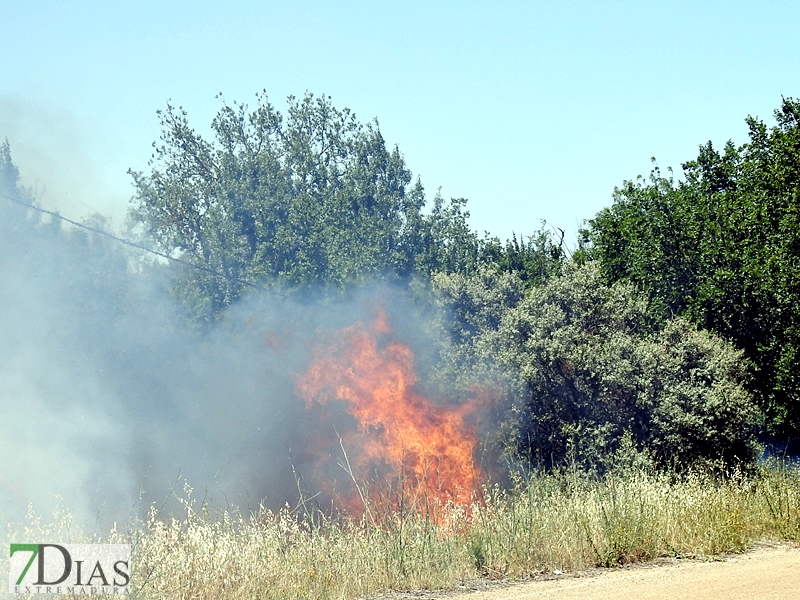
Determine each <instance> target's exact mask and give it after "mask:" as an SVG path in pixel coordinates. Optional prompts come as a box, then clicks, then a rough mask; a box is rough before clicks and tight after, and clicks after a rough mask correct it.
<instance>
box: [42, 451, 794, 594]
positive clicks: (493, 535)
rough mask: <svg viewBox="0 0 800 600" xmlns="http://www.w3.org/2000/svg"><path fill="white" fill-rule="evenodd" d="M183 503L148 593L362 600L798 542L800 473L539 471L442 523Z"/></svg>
mask: <svg viewBox="0 0 800 600" xmlns="http://www.w3.org/2000/svg"><path fill="white" fill-rule="evenodd" d="M182 502H183V508H184V511H185V512H184V515H183V517H182V518H180V519H178V518H169V519H162V518H160V517H159V515H158V514H157V512H156V511H153V512H151V513H150V516H149V518H148V519H147V520H146V522H145V523H143V524H142V526H141V527H140V528H139V529H138V530H136V531H135V533H134V534H133V536H132V538H133V539H132V540H131V542H132V543H133V544H134V556H133V570H134V576H133V589H135V590H136V595H138V596H139V597H141V598H153V599H156V598H170V599H174V598H178V599H190V598H191V599H205V598H208V599H212V598H213V599H217V598H232V599H233V598H237V599H238V598H276V599H282V600H284V599H286V600H288V599H295V598H315V599H317V598H319V599H326V598H358V597H363V596H367V595H370V594H375V593H378V592H381V591H385V590H404V589H420V588H426V589H440V588H447V587H453V586H455V585H458V584H459V583H461V582H464V581H465V580H469V579H474V578H476V577H487V578H503V577H525V576H529V575H531V574H535V573H542V572H552V571H556V570H561V571H569V570H574V569H581V568H585V567H590V566H597V565H606V566H610V565H617V564H624V563H628V562H633V561H642V560H649V559H652V558H655V557H659V556H685V555H713V554H718V553H722V552H737V551H741V550H743V549H745V548H746V547H747V546H748V545H749V544H753V543H755V542H757V541H762V540H798V539H800V471H798V469H797V468H796V467H787V466H780V465H772V466H769V467H762V468H759V469H758V470H756V471H753V472H751V473H749V474H746V475H745V474H737V475H733V476H729V477H726V478H720V477H714V476H710V475H703V474H694V475H684V476H680V477H679V476H670V475H660V474H652V473H647V472H635V471H634V472H631V471H629V472H626V473H624V474H610V475H607V476H605V477H603V478H600V479H588V478H582V477H580V476H578V475H574V474H573V475H538V476H533V477H530V478H529V479H527V480H525V481H518V482H517V484H516V485H515V486H514V487H513V489H511V490H502V489H500V488H499V487H495V488H491V489H488V490H486V493H485V495H484V498H483V500H482V502H480V503H477V502H476V503H474V504H472V505H470V506H465V507H464V506H462V507H458V506H450V507H447V508H446V510H445V511H444V512H443V513H441V515H440V517H439V518H437V519H435V520H434V519H432V518H430V517H429V516H428V517H426V516H425V515H424V514H420V513H417V512H410V513H408V514H404V515H400V514H398V513H388V514H382V515H381V514H380V512H379V510H378V509H379V507H371V514H372V515H373V518H372V519H370V520H368V519H362V520H361V521H359V522H354V521H352V520H347V519H343V518H324V517H320V515H316V517H315V519H310V518H306V517H300V516H299V515H298V514H296V513H295V512H293V511H292V510H290V509H289V508H288V507H287V508H286V509H284V510H281V511H278V512H273V511H269V510H261V511H260V512H258V513H257V514H254V515H250V516H248V517H246V518H245V517H244V516H242V515H238V514H232V513H228V512H223V513H221V514H219V515H217V516H215V517H213V518H212V517H211V516H209V513H208V510H207V508H208V507H205V506H203V505H202V504H201V503H198V502H197V501H195V500H194V499H193V498H192V496H191V491H190V490H187V493H186V495H185V496H184V497H183V501H182ZM375 515H380V517H379V518H377V519H375V518H374V516H375ZM442 515H443V516H442ZM30 532H31V533H32V532H33V529H31V530H30Z"/></svg>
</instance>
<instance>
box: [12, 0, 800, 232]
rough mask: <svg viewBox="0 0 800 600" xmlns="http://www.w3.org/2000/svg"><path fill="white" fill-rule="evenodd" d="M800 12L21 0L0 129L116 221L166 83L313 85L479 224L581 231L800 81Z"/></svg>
mask: <svg viewBox="0 0 800 600" xmlns="http://www.w3.org/2000/svg"><path fill="white" fill-rule="evenodd" d="M797 23H800V3H797V2H764V3H759V4H758V5H757V4H756V3H752V2H748V3H745V2H731V1H728V2H680V1H678V2H658V3H655V2H644V1H637V2H622V1H621V2H603V1H596V2H547V3H545V2H503V1H495V2H491V3H490V2H463V1H462V2H431V1H428V2H416V1H407V2H402V3H400V2H391V1H387V2H383V3H377V2H342V1H340V2H335V3H334V2H328V3H325V2H318V1H296V2H291V3H290V2H280V3H277V2H256V1H245V0H234V1H228V2H225V3H222V2H214V3H209V2H202V1H198V0H194V1H192V2H152V1H149V0H143V1H142V0H140V1H139V2H135V3H134V2H122V1H120V2H100V1H94V2H91V1H87V0H72V1H70V2H55V1H50V2H48V1H41V0H27V1H25V2H21V1H17V2H12V1H7V2H3V3H2V4H0V137H7V138H8V139H9V142H10V143H11V148H12V154H13V156H14V159H15V162H16V163H17V164H18V166H19V168H20V171H21V175H22V177H23V181H24V183H25V184H27V185H29V186H31V187H33V188H34V189H35V190H37V191H38V193H39V194H40V197H41V202H42V204H43V205H45V206H46V207H48V208H57V209H58V210H60V211H62V213H63V214H64V215H65V216H69V217H72V218H81V217H83V216H85V215H87V214H89V213H91V212H100V213H103V214H106V215H109V216H111V217H112V219H113V222H114V223H115V224H117V225H119V224H121V221H122V218H123V215H124V214H125V211H126V209H127V206H128V201H129V199H130V197H131V196H132V194H133V188H132V185H131V180H130V177H129V176H128V175H127V174H126V171H127V169H128V168H133V169H135V170H146V169H147V161H148V159H149V157H150V154H151V152H152V148H151V144H152V142H153V141H154V140H156V139H157V138H158V135H159V125H158V119H157V117H156V114H155V112H156V110H158V109H161V108H163V107H164V106H165V105H166V102H167V100H169V99H171V100H172V101H173V102H174V103H175V104H177V105H181V106H183V107H184V108H185V109H186V110H187V111H188V113H189V118H190V121H191V123H192V124H193V125H194V126H195V127H196V128H197V129H198V130H200V131H208V125H209V123H210V122H211V119H212V118H213V116H214V114H215V113H216V111H217V110H218V109H219V107H220V105H221V104H220V100H218V99H215V96H216V95H217V94H218V93H219V92H222V93H223V95H224V97H225V99H226V100H227V101H228V102H233V101H239V102H246V103H251V104H252V103H254V100H255V93H256V92H258V91H259V90H262V89H264V90H266V91H267V93H268V95H269V97H270V100H271V101H272V102H273V103H274V104H276V105H277V106H278V107H279V108H282V107H283V106H285V98H286V96H288V95H290V94H294V95H298V96H299V95H302V94H303V93H304V92H305V91H306V90H308V91H310V92H313V93H315V94H327V95H330V96H331V97H332V98H333V102H334V104H335V105H337V106H339V107H344V106H347V107H350V108H351V109H352V110H354V111H355V113H356V114H357V115H358V117H359V119H361V120H364V121H366V120H370V119H372V118H373V117H377V118H378V120H379V123H380V127H381V130H382V132H383V134H384V137H385V138H386V140H387V142H388V143H389V144H390V145H395V144H396V145H398V146H399V147H400V150H401V151H402V152H403V154H404V155H405V158H406V161H407V163H408V165H409V167H410V168H411V169H412V171H413V172H414V174H415V175H419V176H420V177H421V178H422V181H423V184H424V185H425V187H426V189H427V190H428V192H429V194H430V195H431V196H432V195H433V193H435V191H436V189H437V188H439V187H441V190H442V194H443V195H444V196H445V197H451V196H455V197H466V198H468V199H469V204H468V208H469V210H470V212H471V214H472V218H471V220H470V222H471V224H472V226H473V227H474V228H475V229H478V230H479V231H484V230H488V231H489V232H491V233H492V234H493V235H497V236H499V237H501V238H506V237H509V236H510V235H511V233H512V231H515V232H517V233H518V234H527V233H531V232H533V231H534V230H535V229H536V228H538V226H539V223H540V220H542V219H545V220H546V221H547V222H548V223H550V224H551V225H552V226H554V227H561V228H563V229H565V230H567V231H568V232H569V233H571V234H572V232H574V231H575V230H576V229H577V226H578V224H579V222H580V221H581V220H582V219H585V218H590V217H592V216H593V215H594V214H595V213H596V212H597V211H598V210H599V209H601V208H602V207H604V206H607V205H609V204H610V203H611V194H612V191H613V188H614V186H615V185H619V184H620V183H621V182H622V181H623V180H624V179H631V178H634V177H635V176H636V175H639V174H643V175H646V174H647V173H648V172H649V170H650V168H651V164H650V157H651V156H655V157H656V158H657V159H658V163H659V165H660V166H661V167H662V169H663V168H665V167H667V166H673V167H675V168H676V169H677V168H679V166H680V163H681V162H683V161H685V160H688V159H691V158H693V157H694V156H696V153H697V147H698V145H699V144H701V143H704V142H706V141H708V140H712V141H713V142H714V143H715V144H716V145H719V146H721V145H722V144H724V142H725V141H727V140H728V139H733V140H734V141H735V142H737V143H741V142H744V141H745V140H746V137H747V129H746V126H745V124H744V118H745V117H746V116H747V115H748V114H752V115H755V116H760V117H762V118H763V119H765V120H767V121H768V122H771V121H772V118H771V114H772V111H773V110H774V109H775V108H777V107H778V105H779V104H780V101H781V95H784V96H792V97H798V96H800V67H798V65H800V41H798V36H797Z"/></svg>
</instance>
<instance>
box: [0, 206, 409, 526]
mask: <svg viewBox="0 0 800 600" xmlns="http://www.w3.org/2000/svg"><path fill="white" fill-rule="evenodd" d="M135 264H136V262H135V261H132V258H131V254H130V253H129V252H128V251H127V250H125V249H124V247H122V246H120V245H119V244H117V243H116V242H114V241H113V240H107V239H103V238H101V237H99V236H94V235H90V234H86V233H85V232H83V231H80V230H77V229H74V228H69V227H66V226H65V227H61V226H60V224H59V222H58V220H57V219H51V220H50V221H47V220H41V219H39V218H38V215H37V214H36V213H35V212H34V211H31V210H29V209H25V208H22V207H19V206H17V205H14V204H12V203H10V202H8V201H6V200H5V199H3V198H0V411H2V412H1V413H0V414H2V418H1V419H0V456H2V458H0V518H4V519H13V520H16V519H19V518H20V517H21V516H22V515H24V511H25V509H26V506H27V504H28V503H29V502H32V503H33V504H34V506H35V508H36V509H37V511H39V512H47V511H48V510H49V509H50V508H51V507H52V505H53V502H55V497H56V496H60V497H61V498H62V499H63V504H64V505H65V507H66V508H67V509H68V510H70V511H73V512H74V513H76V514H77V515H78V516H79V517H80V519H81V520H82V521H83V522H84V523H87V524H89V525H90V526H98V527H105V526H107V525H108V523H110V522H111V521H112V520H121V521H126V520H127V519H129V518H130V516H131V514H132V513H135V512H137V511H141V510H142V509H143V508H146V507H147V506H149V505H150V504H151V503H156V504H160V503H161V502H162V501H163V500H164V498H165V497H166V496H167V495H168V492H169V489H170V487H171V486H172V485H175V483H176V482H178V488H180V487H181V485H182V483H181V481H182V480H185V481H186V482H188V483H189V484H190V485H191V486H192V487H194V489H195V490H196V492H195V494H196V495H203V494H208V496H209V498H210V499H211V500H213V501H214V502H215V503H216V504H217V505H222V506H225V505H226V504H227V503H229V504H230V505H233V506H236V507H238V508H240V509H242V510H245V511H246V510H248V509H254V508H256V507H257V506H258V503H259V502H261V501H264V502H266V503H267V504H268V505H270V506H280V505H282V504H283V503H285V502H290V503H292V502H294V501H295V500H296V496H297V482H296V479H295V474H294V472H293V469H292V467H293V464H292V461H294V467H296V468H297V469H298V470H299V471H300V472H303V471H304V470H305V471H306V472H308V470H309V469H310V465H311V463H312V461H313V457H311V456H309V455H308V454H307V453H306V449H307V448H308V442H309V441H310V440H311V439H316V438H319V436H320V435H322V436H323V437H326V436H327V438H331V432H332V423H330V422H327V421H321V420H319V419H316V420H315V419H314V414H313V410H311V411H309V410H308V409H307V408H306V406H305V404H304V403H303V402H302V401H301V400H299V399H298V398H297V395H296V392H295V377H296V375H297V374H299V373H301V372H302V371H303V370H304V369H305V368H307V366H308V362H309V360H310V358H311V355H312V350H313V347H314V344H315V339H316V335H317V332H318V331H319V330H320V328H324V329H335V328H340V327H343V326H347V325H350V324H352V323H353V322H354V321H357V320H359V319H361V320H369V319H370V318H371V311H372V310H373V308H374V307H375V305H376V304H377V303H382V302H386V301H387V299H388V301H389V304H390V306H389V307H388V310H389V314H390V317H392V316H393V317H394V318H393V319H392V320H393V321H394V323H395V325H398V324H404V326H405V327H407V328H408V329H407V331H405V332H404V333H403V332H401V335H405V336H406V338H409V337H414V335H415V334H413V331H414V329H415V326H414V319H413V318H412V316H411V315H412V313H413V311H412V310H411V309H410V308H409V305H408V303H407V302H405V303H404V301H402V300H401V299H400V297H399V296H398V295H397V294H394V293H393V292H392V291H391V290H388V289H386V288H383V289H378V288H374V289H372V290H366V289H362V290H361V291H359V292H354V294H353V295H352V296H351V297H350V298H349V299H348V300H342V301H337V302H306V303H304V304H303V305H299V304H297V303H293V302H290V301H288V300H286V299H285V298H282V297H281V296H280V295H279V294H275V295H271V294H269V293H258V294H255V293H254V294H252V295H251V297H249V298H248V299H246V300H245V301H243V302H242V303H240V305H238V306H236V307H235V308H233V309H231V310H229V311H228V314H226V315H224V317H223V319H222V320H221V322H220V323H219V324H218V325H217V326H215V327H214V328H213V329H212V330H210V331H203V332H198V331H197V330H196V329H194V328H192V327H191V326H189V325H188V324H187V323H186V322H185V321H184V320H183V319H182V318H181V317H180V315H179V314H178V313H177V309H176V304H175V302H174V300H173V298H172V297H171V296H170V294H169V292H168V287H169V286H168V270H169V269H167V268H165V267H163V266H161V267H159V266H157V265H156V266H153V267H152V268H148V269H142V268H138V269H136V268H132V265H134V266H135ZM393 311H394V315H393V314H392V313H393ZM400 314H402V318H399V315H400ZM416 335H417V336H419V334H416ZM341 420H342V422H343V423H344V424H345V425H346V420H347V417H346V415H342V416H341ZM340 425H341V423H340ZM323 430H324V431H323ZM331 450H332V451H334V450H335V448H332V449H331ZM290 453H291V457H292V460H290ZM179 480H181V481H179Z"/></svg>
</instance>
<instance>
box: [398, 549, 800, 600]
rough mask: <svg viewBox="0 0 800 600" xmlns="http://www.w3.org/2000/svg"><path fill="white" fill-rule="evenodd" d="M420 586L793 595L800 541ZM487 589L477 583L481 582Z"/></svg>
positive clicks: (609, 595) (729, 597) (670, 598)
mask: <svg viewBox="0 0 800 600" xmlns="http://www.w3.org/2000/svg"><path fill="white" fill-rule="evenodd" d="M466 587H468V588H469V587H472V588H473V589H470V590H469V591H463V590H464V588H462V591H456V592H448V593H437V592H416V593H410V594H398V595H395V596H393V597H394V598H408V599H411V598H414V599H418V600H434V599H436V600H439V599H441V600H656V599H657V600H684V599H685V600H695V599H701V600H789V599H800V547H798V546H795V545H789V544H762V545H760V546H758V547H756V548H754V549H752V550H750V551H748V552H746V553H744V554H733V555H725V556H718V557H713V558H712V559H707V560H694V559H662V560H658V561H654V562H651V563H643V564H639V565H633V566H628V567H622V568H614V569H592V570H590V571H583V572H580V573H573V574H565V575H560V576H556V577H554V578H553V577H550V578H547V579H544V578H540V579H535V580H532V581H526V582H523V583H515V584H509V583H507V582H500V583H498V584H494V585H492V584H488V586H487V585H475V586H466ZM481 587H482V588H483V589H475V588H481Z"/></svg>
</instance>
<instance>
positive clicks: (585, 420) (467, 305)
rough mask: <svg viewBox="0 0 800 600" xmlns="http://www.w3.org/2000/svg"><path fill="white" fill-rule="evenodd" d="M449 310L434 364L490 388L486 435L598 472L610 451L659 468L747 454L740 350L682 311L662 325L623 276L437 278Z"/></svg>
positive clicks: (751, 416)
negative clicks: (496, 395) (445, 337)
mask: <svg viewBox="0 0 800 600" xmlns="http://www.w3.org/2000/svg"><path fill="white" fill-rule="evenodd" d="M434 289H435V291H436V293H437V294H438V297H439V299H440V301H441V303H442V304H443V305H445V306H447V307H449V308H450V309H451V310H452V311H453V316H454V319H453V323H454V325H453V326H452V327H453V328H452V329H451V331H450V336H451V339H452V340H453V343H452V346H450V347H449V348H448V349H447V350H446V351H445V360H444V361H443V365H444V369H443V370H444V371H446V372H447V373H448V374H449V376H450V377H452V378H453V380H455V381H456V382H457V384H456V385H457V386H459V387H461V388H469V387H470V386H473V387H474V386H475V385H476V384H479V383H480V384H482V385H484V386H486V385H487V383H486V382H487V381H491V382H492V384H491V385H490V386H489V387H494V389H497V390H501V391H500V395H501V396H502V401H501V402H500V405H499V411H498V415H497V416H498V418H499V421H500V427H499V428H498V429H497V430H496V436H495V437H496V442H497V443H499V444H503V445H504V447H505V449H506V452H507V455H509V456H513V457H517V458H525V459H528V460H530V461H532V462H533V463H534V464H538V465H542V466H544V467H547V468H552V467H557V466H560V465H564V464H566V463H577V464H580V465H583V466H585V467H587V468H598V469H604V468H606V467H607V466H608V464H609V462H610V461H613V460H615V457H616V458H617V459H618V458H619V457H620V453H622V452H627V453H629V454H630V452H631V451H632V452H633V453H634V454H637V453H638V454H639V456H640V458H641V457H646V458H647V460H649V461H653V462H654V463H655V464H657V465H659V466H675V467H687V466H690V465H698V463H709V462H713V463H719V464H732V463H736V462H739V461H749V460H751V459H752V458H753V455H754V448H755V446H754V442H753V425H754V423H755V420H756V418H757V411H756V410H755V408H754V405H753V402H752V400H751V397H750V395H749V394H748V392H747V391H746V390H745V388H744V387H743V377H744V363H743V360H742V354H741V352H739V351H737V350H735V349H734V348H733V347H732V346H730V345H729V344H728V343H726V342H724V341H723V340H721V339H720V338H718V337H716V336H714V335H712V334H710V333H707V332H704V331H698V330H697V329H696V328H695V327H694V326H693V325H691V324H690V323H689V322H688V321H686V320H684V319H673V320H671V321H669V322H667V323H666V325H665V326H664V327H662V328H659V327H656V326H655V325H654V324H653V322H652V321H651V320H650V319H649V317H648V314H649V312H648V305H647V302H646V301H645V300H644V299H643V298H642V297H641V296H639V295H637V294H636V292H635V290H634V288H633V286H631V285H629V284H625V283H617V284H614V285H610V286H609V285H606V284H605V283H604V282H603V280H602V278H601V274H600V269H599V268H598V266H597V265H594V264H588V265H585V266H583V267H577V266H570V267H568V268H567V269H566V270H565V273H564V274H563V275H562V276H559V277H555V278H553V279H551V280H550V281H549V282H548V283H547V284H545V285H544V286H542V287H539V288H534V289H532V290H530V291H529V292H528V293H527V295H526V294H525V293H524V288H523V287H521V286H520V283H519V280H518V279H515V277H514V275H513V274H502V275H497V274H492V273H488V272H483V273H481V274H479V275H478V276H475V277H466V276H461V275H440V276H437V277H435V278H434Z"/></svg>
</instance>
